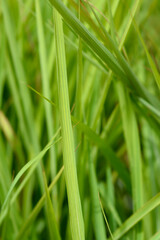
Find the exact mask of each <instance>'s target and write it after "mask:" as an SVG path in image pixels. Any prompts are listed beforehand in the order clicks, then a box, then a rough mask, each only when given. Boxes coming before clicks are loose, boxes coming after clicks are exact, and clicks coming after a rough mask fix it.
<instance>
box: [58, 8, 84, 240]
mask: <svg viewBox="0 0 160 240" xmlns="http://www.w3.org/2000/svg"><path fill="white" fill-rule="evenodd" d="M54 20H55V39H56V57H57V72H58V79H57V81H58V96H59V108H60V117H61V128H62V139H63V161H64V169H65V181H66V185H67V195H68V203H69V213H70V226H71V233H72V238H73V239H75V240H78V239H79V240H80V239H81V240H83V239H84V235H85V233H84V223H83V216H82V209H81V202H80V196H79V189H78V180H77V171H76V162H75V152H74V141H73V130H72V125H71V117H70V107H69V96H68V83H67V72H66V60H65V49H64V36H63V26H62V19H61V16H60V15H59V13H58V12H56V11H55V12H54ZM73 192H74V194H73Z"/></svg>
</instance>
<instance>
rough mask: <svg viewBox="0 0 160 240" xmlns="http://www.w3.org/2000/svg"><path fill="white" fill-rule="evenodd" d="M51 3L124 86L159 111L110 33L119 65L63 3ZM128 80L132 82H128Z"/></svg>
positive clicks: (55, 0) (157, 102)
mask: <svg viewBox="0 0 160 240" xmlns="http://www.w3.org/2000/svg"><path fill="white" fill-rule="evenodd" d="M50 2H51V4H53V6H54V7H55V8H56V9H57V10H58V11H59V12H60V14H61V15H62V17H63V18H64V20H65V21H66V22H67V23H68V24H69V25H70V26H71V27H72V28H73V29H74V31H75V32H76V33H77V34H79V35H80V36H81V38H82V39H83V40H84V41H85V43H86V44H87V45H88V46H89V48H91V49H92V50H93V51H94V52H95V53H96V54H97V55H98V56H99V57H100V59H102V60H103V61H104V62H105V63H106V64H107V65H108V66H109V67H110V68H111V70H112V71H113V72H114V73H116V74H117V76H118V77H120V78H121V81H123V82H124V84H125V85H127V86H128V87H129V88H130V89H131V91H133V89H134V91H135V93H136V94H137V95H140V96H143V98H144V99H145V100H146V101H148V102H149V103H151V105H153V106H155V108H157V109H159V106H160V104H159V100H157V99H155V98H154V96H152V95H151V94H150V93H149V92H148V91H147V90H146V89H145V88H144V87H143V86H142V85H141V84H140V82H139V81H138V80H137V78H136V76H135V74H134V73H133V71H132V70H131V68H130V67H129V65H128V63H127V62H126V60H125V59H124V57H123V56H122V55H121V53H120V52H119V50H118V48H117V47H116V45H115V44H114V42H113V41H112V39H111V37H110V36H109V34H108V33H106V37H107V39H108V40H109V41H110V43H111V45H112V48H113V49H114V51H115V54H116V55H117V58H118V60H119V63H118V61H117V60H116V58H115V57H114V56H113V55H112V54H111V53H110V51H109V50H108V49H107V48H106V47H104V45H103V44H102V43H101V42H100V41H99V40H98V39H97V38H96V37H95V36H94V35H93V34H91V33H90V32H89V31H88V30H87V28H86V27H85V26H84V25H83V24H82V23H81V22H80V21H79V20H78V19H77V18H76V17H75V16H74V15H73V14H72V12H71V11H70V10H69V9H68V8H67V7H66V6H65V5H64V4H63V3H62V2H61V1H58V0H54V1H53V0H51V1H50ZM128 79H129V80H130V81H131V82H128ZM131 86H132V87H131ZM132 88H133V89H132Z"/></svg>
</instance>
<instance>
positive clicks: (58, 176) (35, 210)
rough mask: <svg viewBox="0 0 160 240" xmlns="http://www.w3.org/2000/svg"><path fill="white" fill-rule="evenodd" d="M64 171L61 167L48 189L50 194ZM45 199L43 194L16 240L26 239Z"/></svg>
mask: <svg viewBox="0 0 160 240" xmlns="http://www.w3.org/2000/svg"><path fill="white" fill-rule="evenodd" d="M63 171H64V166H63V167H61V169H60V170H59V172H58V173H57V175H56V176H55V178H54V179H53V181H52V182H51V184H50V185H49V187H48V192H49V193H50V192H51V190H52V188H53V187H54V186H55V184H56V183H57V181H58V179H59V178H60V176H61V175H62V173H63ZM45 199H46V193H44V194H43V196H42V197H41V198H40V200H39V201H38V203H37V204H36V206H35V207H34V209H33V210H32V212H31V213H30V215H29V216H28V218H27V219H26V220H25V221H24V223H23V225H22V227H21V228H20V230H19V233H18V234H17V236H16V240H19V239H21V238H22V236H23V237H24V236H26V235H27V233H28V230H29V227H31V223H33V221H34V219H35V218H36V216H37V215H38V213H39V212H40V210H41V209H42V207H43V205H44V203H45Z"/></svg>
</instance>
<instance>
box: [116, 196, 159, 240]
mask: <svg viewBox="0 0 160 240" xmlns="http://www.w3.org/2000/svg"><path fill="white" fill-rule="evenodd" d="M159 205H160V194H159V193H158V194H157V195H156V196H155V197H153V198H152V199H151V200H150V201H148V202H147V203H145V204H144V205H143V206H142V207H141V208H140V209H139V210H138V211H137V212H135V213H134V214H133V215H132V216H131V217H130V218H128V219H127V220H126V221H125V222H124V223H123V224H122V225H121V227H120V228H119V229H117V230H116V231H115V233H113V237H114V239H115V240H116V239H119V238H120V237H122V236H123V235H124V234H125V233H126V232H128V231H129V230H130V229H131V228H132V227H133V226H134V225H135V224H137V223H138V222H139V221H140V220H142V219H143V217H144V216H146V215H147V214H148V213H150V212H151V211H152V210H153V209H155V208H156V207H158V206H159Z"/></svg>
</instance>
